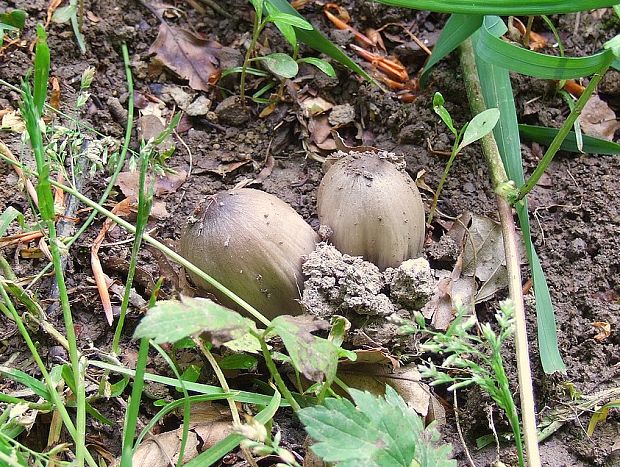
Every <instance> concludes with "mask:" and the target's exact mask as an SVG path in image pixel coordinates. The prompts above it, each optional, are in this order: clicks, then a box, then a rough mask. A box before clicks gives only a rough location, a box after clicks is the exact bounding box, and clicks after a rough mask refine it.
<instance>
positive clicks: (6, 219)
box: [0, 206, 24, 237]
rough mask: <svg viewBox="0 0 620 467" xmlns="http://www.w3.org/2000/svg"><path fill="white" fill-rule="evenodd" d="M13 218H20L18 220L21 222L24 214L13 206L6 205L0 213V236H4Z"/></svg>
mask: <svg viewBox="0 0 620 467" xmlns="http://www.w3.org/2000/svg"><path fill="white" fill-rule="evenodd" d="M15 219H20V222H23V221H24V215H23V214H22V213H21V212H19V211H18V210H17V209H15V208H14V207H13V206H8V207H7V208H6V209H5V210H4V212H3V213H2V215H0V237H2V236H4V234H5V233H6V231H7V229H8V228H9V225H11V222H13V221H14V220H15Z"/></svg>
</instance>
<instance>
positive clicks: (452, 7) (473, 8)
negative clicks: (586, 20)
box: [375, 0, 618, 15]
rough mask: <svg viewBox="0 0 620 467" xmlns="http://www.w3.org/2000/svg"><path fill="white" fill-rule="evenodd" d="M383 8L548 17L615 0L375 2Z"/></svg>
mask: <svg viewBox="0 0 620 467" xmlns="http://www.w3.org/2000/svg"><path fill="white" fill-rule="evenodd" d="M375 1H377V2H378V3H384V4H386V5H392V6H400V7H404V8H412V9H415V10H431V11H437V12H440V13H462V14H465V15H551V14H555V13H571V12H576V11H583V10H593V9H595V8H607V7H611V6H613V5H614V4H615V3H617V1H618V0H612V1H610V0H580V1H575V0H537V1H532V0H478V1H476V0H375Z"/></svg>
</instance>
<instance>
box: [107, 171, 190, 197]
mask: <svg viewBox="0 0 620 467" xmlns="http://www.w3.org/2000/svg"><path fill="white" fill-rule="evenodd" d="M186 179H187V172H186V171H185V170H183V169H174V173H166V174H165V175H157V176H156V177H155V186H154V190H155V191H154V194H155V196H163V195H167V194H170V193H176V191H177V190H178V189H179V187H180V186H181V185H183V183H185V180H186ZM139 181H140V173H139V172H138V171H137V170H136V171H133V172H121V173H120V174H119V175H118V179H117V182H116V183H117V185H118V187H119V188H120V189H121V191H122V192H123V194H124V195H125V196H126V197H127V198H130V199H131V200H132V201H134V202H135V200H137V199H138V185H139ZM151 181H152V176H148V177H147V181H146V185H147V186H150V184H151V183H152V182H151Z"/></svg>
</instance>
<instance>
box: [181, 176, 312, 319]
mask: <svg viewBox="0 0 620 467" xmlns="http://www.w3.org/2000/svg"><path fill="white" fill-rule="evenodd" d="M317 241H318V236H317V234H316V233H315V232H314V230H312V227H310V226H309V225H308V224H307V223H306V222H305V221H304V220H303V218H302V217H301V216H300V215H299V214H297V212H296V211H295V210H294V209H293V208H292V207H290V206H289V205H288V204H286V203H285V202H284V201H282V200H280V199H279V198H277V197H275V196H273V195H270V194H268V193H265V192H263V191H259V190H254V189H250V188H241V189H235V190H229V191H225V192H221V193H218V194H215V195H212V196H209V197H208V198H207V199H206V200H205V202H204V203H203V204H202V205H201V206H200V207H199V209H198V210H197V212H196V213H195V215H194V216H192V218H191V219H190V220H189V222H188V224H187V227H186V228H185V230H184V232H183V234H182V235H181V239H180V240H179V250H180V253H181V254H182V255H183V256H184V257H185V258H186V259H188V260H189V261H191V262H192V263H193V264H195V265H196V266H198V267H199V268H200V269H202V270H203V271H204V272H205V273H207V274H209V275H210V276H211V277H213V278H214V279H216V280H217V281H218V282H220V283H221V284H223V285H225V286H226V287H227V288H228V289H230V290H231V291H232V292H234V293H235V294H236V295H238V296H239V297H240V298H242V299H243V300H245V301H246V302H248V303H249V304H250V305H252V306H253V307H254V308H256V309H257V310H258V311H260V312H261V313H262V314H264V315H265V316H266V317H267V318H269V319H271V318H274V317H275V316H278V315H284V314H299V313H301V307H300V305H299V302H298V300H299V298H300V291H301V289H302V287H303V276H302V272H301V263H302V256H304V255H308V254H309V253H310V252H312V250H313V249H314V247H315V245H316V242H317ZM190 276H191V278H192V280H193V281H194V283H195V284H196V285H197V286H198V287H199V288H200V289H202V290H204V291H206V292H209V293H212V294H213V295H215V296H216V297H217V298H218V300H219V301H220V302H222V304H224V305H227V306H231V307H234V308H237V307H235V306H234V304H233V303H232V302H231V301H230V299H228V298H227V297H225V296H224V295H223V294H221V293H220V292H218V291H217V290H216V289H214V288H213V287H212V286H210V285H209V283H207V282H206V281H205V280H203V279H201V278H200V277H198V276H196V275H195V274H191V273H190Z"/></svg>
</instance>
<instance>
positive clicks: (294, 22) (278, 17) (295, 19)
mask: <svg viewBox="0 0 620 467" xmlns="http://www.w3.org/2000/svg"><path fill="white" fill-rule="evenodd" d="M266 21H268V22H269V21H271V22H272V23H275V24H276V25H278V24H285V25H288V26H295V27H296V28H299V29H305V30H306V31H310V30H312V25H311V24H310V23H308V21H306V20H305V19H303V18H300V17H299V16H296V15H289V14H288V13H282V12H281V11H278V12H276V13H269V16H268V17H267V20H266Z"/></svg>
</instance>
